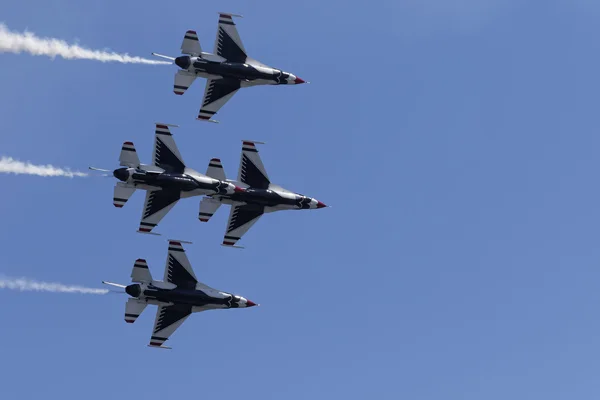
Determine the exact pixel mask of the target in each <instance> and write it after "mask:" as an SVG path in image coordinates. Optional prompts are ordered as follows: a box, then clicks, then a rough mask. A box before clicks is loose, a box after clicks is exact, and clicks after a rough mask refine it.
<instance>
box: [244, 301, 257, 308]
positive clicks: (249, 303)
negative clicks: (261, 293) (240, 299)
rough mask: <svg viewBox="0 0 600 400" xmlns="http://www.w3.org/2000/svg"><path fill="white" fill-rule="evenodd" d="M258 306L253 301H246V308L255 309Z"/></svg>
mask: <svg viewBox="0 0 600 400" xmlns="http://www.w3.org/2000/svg"><path fill="white" fill-rule="evenodd" d="M256 305H258V304H256V303H255V302H253V301H250V300H246V307H254V306H256Z"/></svg>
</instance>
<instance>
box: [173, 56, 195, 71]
mask: <svg viewBox="0 0 600 400" xmlns="http://www.w3.org/2000/svg"><path fill="white" fill-rule="evenodd" d="M191 63H192V59H191V58H190V57H189V56H180V57H177V58H176V59H175V64H176V65H177V66H178V67H179V68H181V69H188V68H189V67H190V64H191Z"/></svg>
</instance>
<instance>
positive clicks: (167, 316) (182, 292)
mask: <svg viewBox="0 0 600 400" xmlns="http://www.w3.org/2000/svg"><path fill="white" fill-rule="evenodd" d="M163 279H164V280H163V281H156V280H154V279H152V275H151V274H150V270H149V269H148V264H147V263H146V260H142V259H138V260H136V261H135V263H134V264H133V270H132V271H131V281H132V282H133V283H132V284H130V285H127V286H125V285H121V284H118V283H112V282H106V281H102V283H104V284H106V285H111V286H115V287H119V288H122V289H125V293H127V294H128V295H130V296H131V298H130V299H129V300H127V304H125V322H128V323H130V324H132V323H134V322H135V321H136V319H137V318H138V317H139V316H140V314H141V313H142V312H143V311H144V309H145V308H146V306H147V305H148V304H153V305H157V306H158V310H157V312H156V319H155V321H154V330H153V331H152V336H151V337H150V344H149V345H148V346H149V347H158V348H163V349H170V347H166V346H163V344H164V343H165V342H166V341H167V340H169V337H170V336H171V335H172V334H173V332H175V330H176V329H177V328H179V327H180V326H181V324H182V323H183V321H185V320H186V318H187V317H189V316H190V314H191V313H195V312H201V311H206V310H216V309H221V308H247V307H253V306H256V305H257V304H255V303H253V302H252V301H250V300H248V299H245V298H243V297H241V296H237V295H234V294H231V293H226V292H222V291H220V290H217V289H213V288H211V287H209V286H206V285H205V284H203V283H200V282H198V279H197V278H196V275H195V274H194V270H193V269H192V266H191V265H190V262H189V260H188V258H187V256H186V254H185V250H184V249H183V246H182V245H181V241H175V240H169V254H168V256H167V265H166V267H165V275H164V278H163Z"/></svg>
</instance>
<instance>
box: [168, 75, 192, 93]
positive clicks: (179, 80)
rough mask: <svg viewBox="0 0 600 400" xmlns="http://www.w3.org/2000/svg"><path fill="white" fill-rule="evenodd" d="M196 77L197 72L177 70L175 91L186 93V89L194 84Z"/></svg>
mask: <svg viewBox="0 0 600 400" xmlns="http://www.w3.org/2000/svg"><path fill="white" fill-rule="evenodd" d="M195 79H196V74H192V73H190V72H186V71H177V73H176V74H175V83H174V84H173V92H175V94H178V95H182V94H184V93H185V91H186V90H188V88H189V87H190V86H192V83H194V80H195Z"/></svg>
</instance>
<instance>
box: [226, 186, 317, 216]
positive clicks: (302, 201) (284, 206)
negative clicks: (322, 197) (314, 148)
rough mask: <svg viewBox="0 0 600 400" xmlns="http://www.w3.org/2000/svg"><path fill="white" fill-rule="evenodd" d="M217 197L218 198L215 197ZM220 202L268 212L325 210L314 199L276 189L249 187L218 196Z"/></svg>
mask: <svg viewBox="0 0 600 400" xmlns="http://www.w3.org/2000/svg"><path fill="white" fill-rule="evenodd" d="M214 197H217V196H214ZM218 200H220V201H221V202H222V203H225V204H232V205H233V204H240V203H242V204H253V205H256V206H259V207H266V208H268V209H267V210H266V211H276V210H308V209H314V208H323V207H325V204H323V203H322V202H320V201H318V200H317V199H313V198H312V197H308V196H303V195H301V194H297V193H292V192H289V191H279V190H274V189H257V188H252V187H249V188H247V189H245V190H243V191H239V192H236V193H234V194H231V195H221V196H218Z"/></svg>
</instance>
